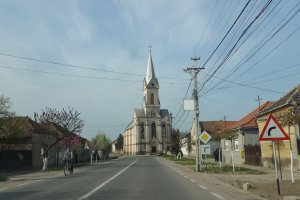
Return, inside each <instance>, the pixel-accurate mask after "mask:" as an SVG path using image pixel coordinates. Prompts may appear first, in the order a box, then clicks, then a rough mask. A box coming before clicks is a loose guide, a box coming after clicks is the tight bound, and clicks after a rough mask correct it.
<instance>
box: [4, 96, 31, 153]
mask: <svg viewBox="0 0 300 200" xmlns="http://www.w3.org/2000/svg"><path fill="white" fill-rule="evenodd" d="M11 107H12V103H11V102H10V99H9V98H7V97H5V96H4V95H1V96H0V139H1V146H2V150H3V149H4V144H5V143H6V144H7V145H6V148H7V149H10V143H9V142H8V139H12V138H18V137H20V136H21V135H22V134H23V131H24V129H25V127H24V122H23V120H21V119H20V120H17V119H14V118H12V117H14V116H15V113H14V112H13V111H10V109H11Z"/></svg>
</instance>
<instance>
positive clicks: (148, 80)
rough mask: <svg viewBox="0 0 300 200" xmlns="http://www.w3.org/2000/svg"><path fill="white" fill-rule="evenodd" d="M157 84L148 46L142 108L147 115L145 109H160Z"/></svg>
mask: <svg viewBox="0 0 300 200" xmlns="http://www.w3.org/2000/svg"><path fill="white" fill-rule="evenodd" d="M158 90H159V84H158V80H157V78H156V76H155V72H154V66H153V60H152V54H151V46H149V56H148V65H147V72H146V77H145V79H144V99H143V108H144V109H145V112H146V113H147V111H146V110H147V109H153V108H157V109H159V107H160V102H159V96H158Z"/></svg>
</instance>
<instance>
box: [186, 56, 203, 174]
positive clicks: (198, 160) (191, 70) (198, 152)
mask: <svg viewBox="0 0 300 200" xmlns="http://www.w3.org/2000/svg"><path fill="white" fill-rule="evenodd" d="M191 60H193V61H194V67H191V68H186V69H184V71H186V72H188V73H190V74H192V75H194V76H193V78H194V80H195V83H194V100H195V115H196V117H195V118H196V171H197V172H199V171H201V157H200V155H201V148H199V145H200V141H199V138H198V134H199V133H201V127H199V113H200V111H199V102H198V98H199V97H198V73H199V72H200V70H201V69H204V68H203V67H202V68H200V67H198V60H200V57H196V56H194V57H193V58H191Z"/></svg>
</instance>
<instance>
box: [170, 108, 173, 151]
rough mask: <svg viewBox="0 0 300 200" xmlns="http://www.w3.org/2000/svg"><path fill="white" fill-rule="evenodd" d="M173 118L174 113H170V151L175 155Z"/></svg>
mask: <svg viewBox="0 0 300 200" xmlns="http://www.w3.org/2000/svg"><path fill="white" fill-rule="evenodd" d="M172 120H173V114H172V113H170V129H171V130H170V131H171V132H170V135H171V138H170V143H171V144H170V153H171V157H172V156H173V155H172V153H173V130H172Z"/></svg>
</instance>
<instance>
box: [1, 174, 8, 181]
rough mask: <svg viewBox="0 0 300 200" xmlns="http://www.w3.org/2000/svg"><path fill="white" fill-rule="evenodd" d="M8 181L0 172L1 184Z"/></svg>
mask: <svg viewBox="0 0 300 200" xmlns="http://www.w3.org/2000/svg"><path fill="white" fill-rule="evenodd" d="M6 180H7V176H5V174H3V173H1V172H0V182H1V181H6Z"/></svg>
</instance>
